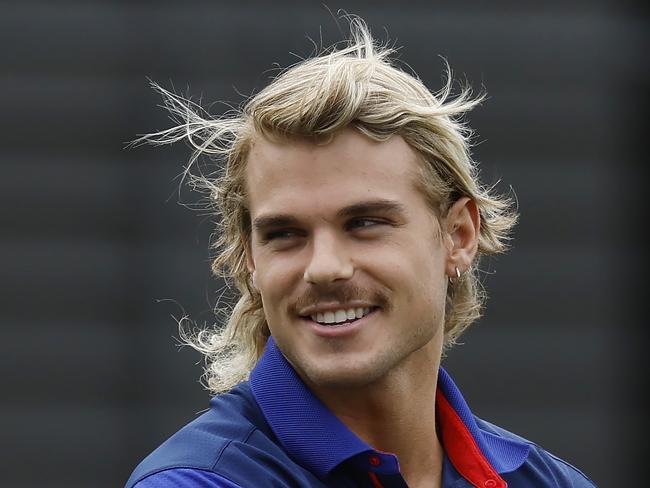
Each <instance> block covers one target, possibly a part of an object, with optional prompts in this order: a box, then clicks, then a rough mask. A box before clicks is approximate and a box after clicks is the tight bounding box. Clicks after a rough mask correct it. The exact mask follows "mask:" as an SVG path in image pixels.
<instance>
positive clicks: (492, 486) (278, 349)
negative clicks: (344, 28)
mask: <svg viewBox="0 0 650 488" xmlns="http://www.w3.org/2000/svg"><path fill="white" fill-rule="evenodd" d="M388 55H389V53H388V52H387V51H385V50H380V49H378V48H376V47H375V46H374V45H373V41H372V39H371V37H370V35H369V33H368V31H367V29H366V28H365V27H364V25H363V24H362V23H361V22H359V21H354V22H353V36H352V41H351V42H350V44H349V46H347V47H346V48H344V49H341V50H338V51H330V52H328V53H325V54H323V55H322V56H319V57H316V58H312V59H308V60H305V61H303V62H301V63H299V64H297V65H296V66H294V67H292V68H291V69H289V70H287V71H286V72H284V73H283V74H282V75H280V76H279V77H278V78H276V79H275V80H274V81H273V82H272V83H271V84H270V85H269V86H268V87H267V88H266V89H264V90H263V91H261V92H260V93H259V94H258V95H256V96H255V97H253V98H252V99H251V100H250V101H249V102H248V104H247V105H246V106H245V108H244V109H243V111H242V112H241V113H239V114H237V115H234V116H230V117H224V118H221V119H217V120H210V119H205V118H202V117H201V116H200V115H199V114H200V112H198V113H197V112H196V111H194V112H193V111H192V110H191V108H193V107H192V106H190V105H189V104H187V103H185V102H184V101H183V100H181V99H179V98H177V97H176V96H174V95H173V94H170V93H167V92H165V94H166V96H167V101H168V102H169V107H170V109H171V110H172V111H173V112H174V113H176V114H177V115H180V116H183V117H186V119H185V123H184V124H182V125H180V126H178V127H175V128H172V129H169V130H167V131H163V132H161V133H158V134H156V135H154V136H150V137H149V139H150V140H153V141H154V142H157V143H170V142H174V141H177V140H180V139H183V138H186V137H187V138H188V139H189V140H190V141H191V142H192V144H194V145H195V147H196V149H197V151H196V153H195V157H198V156H201V155H204V154H210V155H215V156H217V157H221V158H223V159H224V160H225V169H224V170H223V172H222V174H221V175H220V176H219V177H215V178H207V179H205V178H204V179H195V180H194V182H195V183H201V184H204V185H206V186H207V188H208V189H210V191H211V193H212V197H213V199H214V201H215V202H216V210H217V212H218V213H219V214H220V216H221V219H222V225H221V229H220V237H219V240H218V243H217V244H218V249H219V255H218V256H217V257H216V259H215V262H214V270H215V272H221V273H225V274H226V276H228V277H229V278H230V279H232V281H233V282H234V283H235V284H236V286H237V287H238V289H239V291H240V293H241V298H240V299H239V302H238V303H237V305H236V307H235V308H234V310H233V311H232V313H231V314H230V318H229V321H228V323H227V324H226V326H225V327H224V328H223V329H220V330H213V331H205V332H203V333H201V334H199V335H198V336H197V337H196V338H194V345H195V347H196V348H197V349H199V350H201V351H202V352H203V353H205V354H206V356H207V359H208V369H207V371H206V375H207V381H208V385H209V386H210V388H211V389H212V390H213V392H214V393H216V396H215V397H214V398H213V399H212V401H211V408H210V410H209V411H208V412H207V413H205V414H204V415H202V416H201V417H199V418H197V419H196V420H195V421H193V422H192V423H190V424H189V425H187V426H186V427H184V428H183V429H181V430H180V431H179V432H178V433H176V434H175V435H174V436H172V437H171V438H170V439H169V440H168V441H166V442H165V443H164V444H162V445H161V446H160V447H159V448H158V449H156V450H155V451H154V452H153V453H152V454H151V455H150V456H149V457H147V458H146V459H145V460H144V461H143V462H142V463H141V464H140V465H139V466H138V467H137V468H136V470H135V471H134V473H133V475H132V476H131V478H130V479H129V481H128V483H127V487H128V488H132V487H136V488H152V487H167V486H169V487H229V488H230V487H245V488H256V487H266V486H269V487H271V486H274V487H298V486H299V487H325V486H328V487H405V486H409V487H416V488H417V487H445V488H448V487H452V486H453V487H465V486H467V487H469V486H474V487H481V488H497V487H506V486H509V487H511V488H517V487H593V486H594V485H593V483H592V482H590V481H589V480H588V479H587V478H586V477H585V476H584V475H583V474H582V473H580V472H579V471H578V470H577V469H575V468H573V467H572V466H570V465H568V464H567V463H565V462H563V461H561V460H559V459H557V458H556V457H554V456H552V455H551V454H549V453H547V452H545V451H544V450H543V449H541V448H539V447H538V446H536V445H534V444H532V443H531V442H529V441H526V440H524V439H522V438H520V437H517V436H516V435H514V434H511V433H509V432H507V431H505V430H503V429H501V428H499V427H496V426H494V425H492V424H489V423H487V422H485V421H482V420H480V419H478V418H475V417H474V416H473V415H472V413H471V411H470V410H469V407H468V406H467V404H466V403H465V401H464V400H463V397H462V396H461V394H460V392H459V391H458V389H457V388H456V386H455V385H454V383H453V382H452V380H451V378H450V377H449V376H448V375H447V373H446V372H445V371H444V370H443V369H441V368H440V358H441V354H442V352H443V350H444V349H445V348H447V347H450V346H451V345H452V344H453V343H454V342H455V340H456V339H457V338H458V336H459V335H460V334H461V332H462V331H463V330H464V329H465V328H466V327H467V326H468V325H469V324H470V323H471V322H473V321H474V320H475V319H476V318H477V317H478V316H479V312H480V306H481V296H480V294H479V291H478V288H477V277H476V263H477V260H478V259H479V257H480V255H482V254H491V253H498V252H502V251H503V250H504V249H505V240H506V239H507V237H508V233H509V231H510V229H511V227H512V226H513V225H514V223H515V220H516V215H515V214H514V212H512V210H511V209H510V202H509V201H507V200H505V199H502V198H500V197H498V196H495V195H492V194H491V193H490V191H488V190H486V189H485V188H483V187H481V186H480V184H479V182H478V181H477V178H476V171H475V168H474V164H473V162H472V161H471V159H470V156H469V151H468V141H467V139H466V135H467V131H466V129H465V128H464V127H463V126H462V124H461V123H460V122H459V120H458V119H459V117H460V116H461V115H462V114H463V113H464V112H466V111H467V110H469V109H471V108H472V107H473V106H474V105H475V104H476V103H478V100H471V99H470V98H469V95H468V93H467V92H465V93H463V94H462V95H461V96H460V97H457V98H456V99H454V100H451V101H449V100H448V95H449V89H450V85H451V80H449V83H448V85H447V87H446V89H445V90H443V91H442V92H441V93H439V94H438V95H437V96H434V95H432V94H431V93H430V92H429V91H428V90H427V89H426V88H425V87H424V85H422V83H421V82H420V81H419V80H417V79H416V78H414V77H412V76H410V75H408V74H405V73H404V72H402V71H400V70H399V69H397V68H395V67H394V66H392V65H391V64H390V62H389V61H388Z"/></svg>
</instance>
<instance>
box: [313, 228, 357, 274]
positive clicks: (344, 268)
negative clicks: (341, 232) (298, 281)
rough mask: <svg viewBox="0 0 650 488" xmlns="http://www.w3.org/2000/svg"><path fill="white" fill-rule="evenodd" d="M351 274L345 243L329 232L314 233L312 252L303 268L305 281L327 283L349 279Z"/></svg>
mask: <svg viewBox="0 0 650 488" xmlns="http://www.w3.org/2000/svg"><path fill="white" fill-rule="evenodd" d="M353 274H354V266H353V264H352V261H351V259H350V256H349V252H348V250H346V247H345V244H344V243H342V242H340V241H339V240H338V239H337V237H336V236H335V235H332V234H330V233H325V232H323V233H321V234H320V235H314V237H313V242H312V253H311V256H310V259H309V262H308V263H307V267H306V268H305V274H304V279H305V281H306V282H307V283H310V284H313V285H318V284H328V283H332V282H335V281H338V280H349V279H350V278H352V275H353Z"/></svg>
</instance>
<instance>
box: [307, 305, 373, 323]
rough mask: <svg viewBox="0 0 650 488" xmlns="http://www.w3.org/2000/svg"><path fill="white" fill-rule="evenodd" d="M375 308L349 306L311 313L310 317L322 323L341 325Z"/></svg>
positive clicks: (363, 315) (361, 316)
mask: <svg viewBox="0 0 650 488" xmlns="http://www.w3.org/2000/svg"><path fill="white" fill-rule="evenodd" d="M373 310H374V307H373V308H370V307H357V308H347V309H340V310H332V311H327V312H318V313H314V314H311V315H310V316H309V317H310V318H311V319H312V320H313V321H314V322H317V323H319V324H321V325H329V326H331V327H332V326H341V325H345V324H349V323H351V322H354V321H356V320H357V319H360V318H363V317H365V316H366V315H368V314H369V313H370V312H371V311H373Z"/></svg>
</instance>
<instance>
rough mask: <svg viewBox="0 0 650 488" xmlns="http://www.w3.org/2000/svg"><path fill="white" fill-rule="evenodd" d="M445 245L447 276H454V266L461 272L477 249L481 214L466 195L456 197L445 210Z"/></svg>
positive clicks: (464, 269)
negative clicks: (447, 209)
mask: <svg viewBox="0 0 650 488" xmlns="http://www.w3.org/2000/svg"><path fill="white" fill-rule="evenodd" d="M445 224H446V232H447V236H446V239H445V241H446V245H447V262H446V269H445V270H446V272H447V276H449V277H451V278H456V268H458V271H459V272H460V273H461V274H462V273H464V272H465V271H467V270H468V269H469V268H470V266H471V265H472V261H474V257H475V256H476V252H477V250H478V237H479V232H480V229H481V215H480V213H479V211H478V207H477V206H476V202H475V201H474V200H472V199H471V198H468V197H462V198H460V199H458V200H457V201H456V202H455V203H454V204H453V205H452V206H451V207H450V208H449V211H448V212H447V218H446V219H445Z"/></svg>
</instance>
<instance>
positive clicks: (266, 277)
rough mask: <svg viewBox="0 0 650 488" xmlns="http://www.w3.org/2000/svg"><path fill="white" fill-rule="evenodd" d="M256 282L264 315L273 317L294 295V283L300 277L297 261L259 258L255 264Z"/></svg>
mask: <svg viewBox="0 0 650 488" xmlns="http://www.w3.org/2000/svg"><path fill="white" fill-rule="evenodd" d="M256 266H257V271H256V282H257V286H258V291H259V292H260V294H261V295H262V304H263V306H264V313H265V314H266V315H267V317H268V316H269V315H274V314H276V313H277V311H278V310H279V309H280V308H282V307H285V306H286V302H287V300H288V299H289V298H290V297H291V296H293V295H294V294H295V289H296V283H298V282H299V281H300V279H301V277H302V273H301V272H300V269H299V266H297V260H295V259H294V260H290V259H282V258H278V257H275V258H273V259H268V258H265V257H263V256H260V259H258V261H257V263H256Z"/></svg>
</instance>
